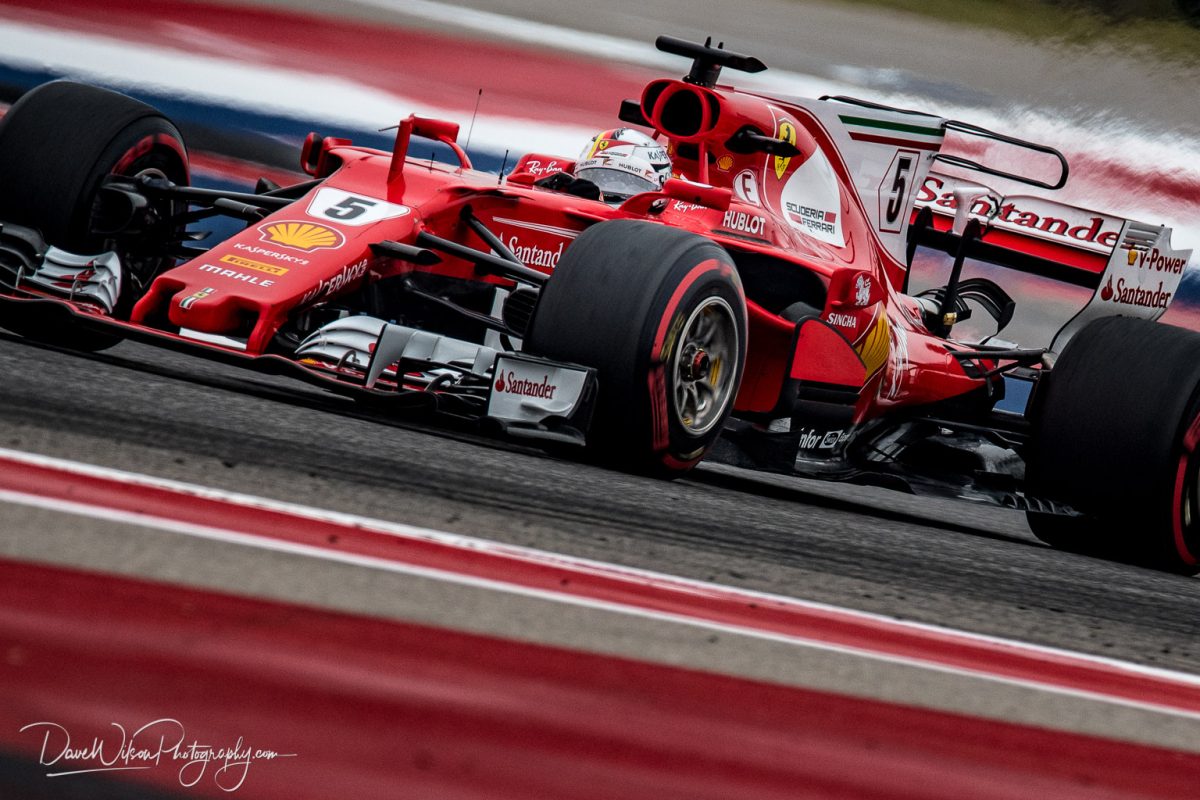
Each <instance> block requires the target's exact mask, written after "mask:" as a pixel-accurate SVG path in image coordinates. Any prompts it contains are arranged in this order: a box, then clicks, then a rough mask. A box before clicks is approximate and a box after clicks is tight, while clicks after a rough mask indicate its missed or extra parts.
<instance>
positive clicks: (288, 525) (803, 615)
mask: <svg viewBox="0 0 1200 800" xmlns="http://www.w3.org/2000/svg"><path fill="white" fill-rule="evenodd" d="M0 489H7V490H10V491H14V492H20V493H24V494H28V495H34V496H38V497H46V498H52V499H60V500H67V501H71V502H75V503H81V504H85V505H89V506H94V507H97V508H101V509H116V510H120V511H125V512H131V513H136V514H145V515H149V516H152V517H157V518H162V519H167V520H176V521H180V522H184V523H188V524H193V525H200V526H207V527H214V528H219V529H223V530H228V531H237V532H244V533H249V534H253V535H256V536H260V537H264V538H267V539H270V540H274V541H279V542H287V543H295V544H300V545H305V546H309V547H315V548H320V549H323V550H327V551H330V552H334V553H343V554H354V555H357V556H366V557H373V558H381V559H386V560H391V561H395V562H398V563H403V564H407V565H414V566H418V567H423V568H429V569H438V570H444V571H447V572H450V573H454V574H458V575H465V576H471V577H474V578H480V579H486V580H492V581H501V582H504V583H508V584H511V585H515V586H519V587H525V588H529V589H535V590H541V591H549V592H555V593H558V594H561V595H568V596H572V597H579V598H585V599H587V600H592V601H601V602H606V603H616V604H620V605H623V606H627V607H631V608H633V609H638V610H645V611H651V612H656V613H665V614H673V615H679V616H682V617H685V618H689V619H696V620H702V621H706V622H712V623H717V624H722V625H733V626H739V627H742V628H748V629H751V630H754V631H761V632H767V633H773V634H781V635H785V636H794V637H800V638H802V639H805V640H809V641H816V642H823V643H827V644H832V645H836V646H840V647H850V648H857V649H861V650H863V651H866V652H870V653H877V654H882V655H886V656H893V657H900V658H908V659H916V660H919V661H922V662H925V663H931V664H937V665H945V666H948V667H953V668H956V669H966V670H973V671H978V672H980V673H983V674H987V675H993V676H1000V677H1006V678H1013V679H1020V680H1027V681H1035V682H1038V683H1043V684H1049V685H1053V686H1057V687H1065V688H1070V689H1074V690H1081V691H1088V692H1094V693H1098V694H1101V695H1105V696H1109V697H1114V698H1123V699H1128V700H1133V701H1138V702H1143V703H1152V704H1156V705H1161V706H1167V707H1172V708H1178V709H1182V710H1186V711H1191V712H1200V684H1197V683H1195V682H1186V681H1183V680H1179V681H1177V680H1173V679H1172V678H1171V677H1170V676H1165V675H1159V674H1146V673H1143V672H1138V671H1134V670H1127V669H1124V668H1122V667H1121V666H1120V665H1115V664H1110V663H1107V662H1098V661H1093V660H1088V659H1083V658H1076V657H1073V656H1071V655H1070V654H1067V653H1059V652H1053V653H1050V652H1042V651H1038V650H1033V649H1030V648H1025V647H1021V646H1020V645H1017V644H1015V643H1013V644H1009V643H1003V642H993V641H989V640H983V639H976V638H973V637H967V636H963V635H959V634H956V633H954V632H951V631H936V630H930V629H924V628H919V627H915V626H906V625H901V624H898V623H890V622H888V621H886V620H882V619H875V618H870V617H863V616H859V615H855V614H852V613H848V612H839V611H837V610H835V609H827V608H820V607H812V606H807V605H803V604H798V603H789V602H786V601H784V600H777V599H770V598H764V597H761V596H758V595H753V594H747V593H744V592H740V591H738V590H736V589H733V588H728V587H721V586H716V585H697V584H689V583H683V582H677V581H672V579H670V578H669V577H667V576H658V577H648V576H642V575H638V574H637V573H630V572H628V571H622V570H621V569H620V568H619V567H611V568H609V567H607V566H606V565H588V566H584V565H579V564H574V563H571V561H570V560H569V559H565V558H556V557H554V556H552V555H550V554H545V555H542V556H540V557H539V556H537V555H533V554H531V553H530V552H529V551H517V549H516V548H512V549H506V548H505V547H504V546H503V545H497V546H495V547H493V548H491V549H484V548H473V547H467V546H460V545H456V544H452V543H446V542H441V541H433V540H430V539H421V538H409V537H404V536H397V535H395V534H392V533H387V532H384V531H380V530H372V529H370V528H369V527H366V526H359V525H344V524H338V523H334V522H328V521H325V520H321V519H314V518H312V517H307V516H302V515H298V514H292V513H286V512H284V511H280V510H274V509H269V508H258V507H254V506H247V505H243V504H240V503H235V502H230V501H227V500H223V499H214V498H207V497H200V496H196V495H193V494H188V493H184V492H181V491H176V490H173V489H169V488H162V487H156V486H146V485H140V484H136V483H128V482H126V481H123V480H116V479H113V478H108V477H100V476H91V475H85V474H82V473H76V472H69V471H65V470H63V469H58V468H55V467H52V466H41V465H34V464H30V463H25V462H23V461H19V460H13V459H10V458H6V457H0Z"/></svg>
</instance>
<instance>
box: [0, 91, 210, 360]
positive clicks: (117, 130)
mask: <svg viewBox="0 0 1200 800" xmlns="http://www.w3.org/2000/svg"><path fill="white" fill-rule="evenodd" d="M113 174H116V175H125V176H130V177H136V176H139V175H151V176H154V177H161V178H166V179H168V180H170V181H172V182H174V183H176V184H179V185H186V184H187V183H188V178H189V167H188V157H187V151H186V150H185V148H184V144H183V139H182V137H181V136H180V134H179V131H178V130H177V129H176V128H175V126H174V125H172V124H171V122H170V121H168V120H167V119H166V118H165V117H163V116H162V115H161V114H160V113H159V112H158V111H156V110H155V109H154V108H152V107H151V106H148V105H146V104H145V103H142V102H140V101H138V100H134V99H133V98H131V97H126V96H125V95H123V94H118V93H117V92H111V91H109V90H107V89H101V88H98V87H95V86H87V85H85V84H79V83H71V82H69V81H55V82H53V83H47V84H43V85H42V86H38V87H37V88H35V89H32V90H30V91H29V92H26V93H25V94H24V95H22V96H21V98H20V99H19V100H17V102H16V103H14V104H13V106H12V108H10V109H9V111H8V113H7V114H6V115H5V116H4V118H3V120H0V186H2V187H3V191H0V222H7V223H11V224H16V225H22V226H25V227H29V228H34V229H36V230H38V231H40V232H41V234H42V236H43V238H44V239H45V241H46V243H47V244H51V245H54V246H55V247H59V248H62V249H63V250H67V251H70V252H72V253H78V254H80V255H91V254H97V253H100V252H102V251H104V250H108V249H114V250H116V252H117V254H118V256H119V258H120V259H121V264H122V272H123V274H122V289H121V295H120V296H119V297H118V298H117V302H116V308H115V309H114V314H115V315H116V316H118V317H121V316H125V315H127V314H128V312H129V310H130V309H132V307H133V303H134V301H136V300H137V298H138V297H139V296H140V295H141V294H142V293H143V292H144V291H145V289H146V288H147V287H148V286H149V284H150V281H151V280H153V278H154V276H155V275H157V274H158V273H159V272H160V271H162V270H163V269H165V268H167V267H169V266H171V265H172V264H173V263H174V262H173V259H171V258H170V257H169V256H168V255H167V254H166V253H165V252H163V250H164V243H163V242H162V241H159V240H158V239H156V238H155V237H151V236H129V237H125V238H123V239H120V240H119V241H113V240H111V239H110V238H109V237H106V236H105V235H102V234H99V233H97V232H96V225H95V222H96V214H97V211H98V203H97V198H98V195H99V192H100V187H101V183H102V182H103V181H104V179H105V178H106V177H107V176H109V175H113ZM178 210H182V208H180V207H178V204H175V203H173V202H172V201H164V202H162V203H161V204H160V207H151V208H147V209H145V210H143V211H142V213H143V214H147V215H157V217H161V218H168V217H169V216H170V215H172V214H173V213H174V212H175V211H178ZM40 310H41V309H40V308H38V307H36V306H34V307H32V308H28V309H21V310H18V311H13V312H10V314H11V315H10V316H7V317H4V318H3V319H0V325H3V326H4V327H6V328H8V329H10V330H13V331H15V332H17V333H20V334H22V335H24V336H29V337H31V338H35V339H40V340H42V341H48V342H52V343H54V344H62V345H66V346H70V347H74V348H77V349H81V350H101V349H104V348H105V347H110V346H112V345H113V344H116V343H117V342H118V341H120V338H119V337H116V336H113V335H111V334H105V333H97V332H94V331H93V332H84V331H82V330H76V329H74V328H70V327H67V328H64V327H63V326H62V324H61V317H60V316H58V315H56V316H54V317H53V318H51V319H50V320H47V319H43V318H41V317H40V315H39V312H40Z"/></svg>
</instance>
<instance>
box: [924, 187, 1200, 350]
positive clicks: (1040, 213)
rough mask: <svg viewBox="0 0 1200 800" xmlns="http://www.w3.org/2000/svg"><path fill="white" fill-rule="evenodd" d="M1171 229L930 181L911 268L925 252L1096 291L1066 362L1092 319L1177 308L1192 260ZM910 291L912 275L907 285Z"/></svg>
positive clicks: (1072, 326)
mask: <svg viewBox="0 0 1200 800" xmlns="http://www.w3.org/2000/svg"><path fill="white" fill-rule="evenodd" d="M1171 235H1172V229H1171V228H1169V227H1166V226H1164V225H1151V224H1148V223H1145V222H1138V221H1136V220H1130V219H1125V218H1122V217H1117V216H1114V215H1112V214H1105V213H1101V212H1098V211H1091V210H1088V209H1084V208H1079V207H1077V206H1071V205H1067V204H1065V203H1059V202H1056V201H1054V200H1048V199H1045V198H1041V197H1030V196H1025V195H1010V196H1007V197H1006V196H1002V195H1000V194H999V193H998V192H996V191H994V190H992V189H990V188H988V187H986V186H982V185H980V184H976V183H972V182H969V181H965V180H962V179H958V178H952V177H950V176H948V175H942V174H940V173H937V172H932V171H931V172H930V173H929V174H928V175H927V176H926V179H925V183H924V185H923V186H922V187H921V189H920V191H919V192H918V193H917V198H916V203H915V210H914V212H913V217H912V220H911V224H910V227H909V231H908V247H907V253H906V258H905V263H906V265H908V266H909V267H911V265H912V259H913V256H914V254H915V251H916V248H917V247H918V246H925V247H930V248H933V249H935V250H941V251H942V252H945V253H947V254H949V255H951V256H953V257H955V259H956V261H957V262H961V260H962V259H964V258H973V259H977V260H980V261H986V262H989V263H992V264H998V265H1001V266H1004V267H1007V268H1010V269H1015V270H1019V271H1023V272H1028V273H1031V274H1034V275H1040V276H1043V277H1047V278H1051V279H1053V280H1057V281H1061V282H1063V283H1070V284H1074V285H1076V286H1082V287H1085V288H1088V289H1091V290H1092V297H1091V299H1090V300H1089V301H1088V303H1087V305H1086V306H1085V307H1084V308H1083V309H1082V310H1081V311H1080V312H1079V313H1078V314H1076V315H1075V316H1074V317H1073V318H1072V319H1071V320H1070V321H1068V322H1067V324H1066V325H1064V326H1063V327H1062V328H1061V329H1060V330H1059V332H1058V334H1057V335H1056V336H1055V338H1054V340H1053V342H1052V343H1051V345H1050V348H1049V350H1050V352H1053V353H1057V352H1061V350H1062V347H1063V346H1064V345H1065V344H1066V342H1067V341H1068V340H1069V339H1070V338H1071V336H1072V335H1074V333H1075V332H1076V331H1078V330H1080V329H1081V328H1082V327H1083V326H1084V325H1086V324H1087V323H1088V322H1090V321H1092V320H1093V319H1097V318H1099V317H1106V316H1133V317H1141V318H1143V319H1150V320H1157V319H1158V318H1159V317H1161V316H1162V315H1163V314H1164V313H1165V312H1166V310H1167V308H1168V306H1170V304H1171V301H1172V300H1173V299H1174V297H1175V292H1176V290H1177V289H1178V287H1179V283H1180V281H1181V280H1182V278H1183V272H1184V269H1185V268H1186V267H1187V265H1188V262H1189V260H1190V259H1191V255H1192V251H1191V250H1175V249H1174V248H1173V246H1172V244H1171ZM905 284H906V285H905V287H904V288H905V290H907V274H906V276H905Z"/></svg>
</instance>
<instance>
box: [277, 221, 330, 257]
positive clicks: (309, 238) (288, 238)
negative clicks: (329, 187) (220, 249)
mask: <svg viewBox="0 0 1200 800" xmlns="http://www.w3.org/2000/svg"><path fill="white" fill-rule="evenodd" d="M258 232H259V234H260V235H261V238H262V240H263V241H264V242H267V243H268V244H274V245H278V246H280V247H287V248H290V249H292V250H300V251H302V252H305V253H311V252H312V251H314V250H336V249H337V248H339V247H341V246H342V245H343V244H345V243H346V237H345V236H343V235H342V233H341V232H340V231H335V230H334V229H333V228H327V227H325V226H324V225H318V224H317V223H315V222H298V221H294V220H283V221H280V222H270V223H266V224H264V225H259V226H258Z"/></svg>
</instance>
